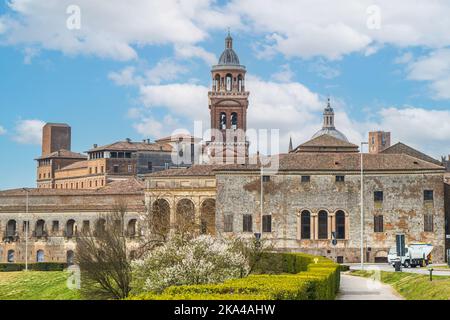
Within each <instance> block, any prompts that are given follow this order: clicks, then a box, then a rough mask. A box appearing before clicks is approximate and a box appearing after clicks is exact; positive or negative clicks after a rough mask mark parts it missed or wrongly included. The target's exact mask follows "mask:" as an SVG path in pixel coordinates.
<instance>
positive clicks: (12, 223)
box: [6, 220, 17, 237]
mask: <svg viewBox="0 0 450 320" xmlns="http://www.w3.org/2000/svg"><path fill="white" fill-rule="evenodd" d="M16 225H17V224H16V220H9V221H8V224H7V225H6V236H7V237H14V236H15V235H16Z"/></svg>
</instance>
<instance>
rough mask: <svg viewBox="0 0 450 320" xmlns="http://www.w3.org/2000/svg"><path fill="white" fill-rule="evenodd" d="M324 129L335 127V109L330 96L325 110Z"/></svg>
mask: <svg viewBox="0 0 450 320" xmlns="http://www.w3.org/2000/svg"><path fill="white" fill-rule="evenodd" d="M322 128H323V129H327V128H328V129H334V110H333V108H332V107H331V102H330V97H328V101H327V106H326V107H325V109H324V110H323V126H322Z"/></svg>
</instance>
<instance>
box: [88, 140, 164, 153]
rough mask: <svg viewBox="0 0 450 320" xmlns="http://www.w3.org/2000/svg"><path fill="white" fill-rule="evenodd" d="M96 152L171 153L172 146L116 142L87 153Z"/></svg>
mask: <svg viewBox="0 0 450 320" xmlns="http://www.w3.org/2000/svg"><path fill="white" fill-rule="evenodd" d="M96 151H131V152H133V151H164V152H172V146H171V145H170V144H167V143H148V142H133V141H128V140H126V141H117V142H114V143H111V144H108V145H105V146H100V147H95V148H93V149H90V150H89V151H88V152H96Z"/></svg>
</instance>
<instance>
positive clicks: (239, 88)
mask: <svg viewBox="0 0 450 320" xmlns="http://www.w3.org/2000/svg"><path fill="white" fill-rule="evenodd" d="M243 87H244V81H243V80H242V76H241V75H238V91H239V92H242V91H244V90H243Z"/></svg>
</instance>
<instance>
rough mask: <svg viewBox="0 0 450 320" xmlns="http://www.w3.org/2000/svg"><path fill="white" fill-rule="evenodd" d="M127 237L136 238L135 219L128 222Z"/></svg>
mask: <svg viewBox="0 0 450 320" xmlns="http://www.w3.org/2000/svg"><path fill="white" fill-rule="evenodd" d="M127 235H128V236H129V237H131V238H133V237H135V236H136V219H131V220H130V221H128V226H127Z"/></svg>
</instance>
